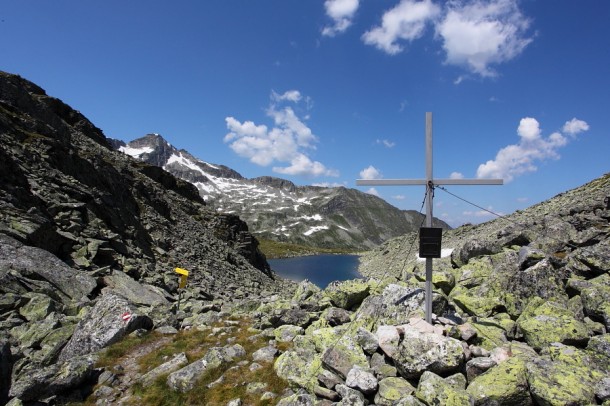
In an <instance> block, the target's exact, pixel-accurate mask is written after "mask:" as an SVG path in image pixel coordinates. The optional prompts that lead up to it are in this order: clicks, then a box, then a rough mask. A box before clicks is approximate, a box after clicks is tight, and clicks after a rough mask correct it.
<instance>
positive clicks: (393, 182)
mask: <svg viewBox="0 0 610 406" xmlns="http://www.w3.org/2000/svg"><path fill="white" fill-rule="evenodd" d="M503 183H504V182H503V180H502V179H434V177H433V174H432V113H430V112H427V113H426V179H358V180H356V185H358V186H413V185H425V186H426V203H427V205H426V222H425V223H426V227H432V218H433V217H432V208H433V204H432V200H433V198H434V185H502V184H503ZM420 255H421V253H420ZM425 307H426V321H427V322H428V323H432V258H430V257H427V258H426V293H425Z"/></svg>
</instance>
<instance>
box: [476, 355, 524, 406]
mask: <svg viewBox="0 0 610 406" xmlns="http://www.w3.org/2000/svg"><path fill="white" fill-rule="evenodd" d="M466 391H467V392H468V393H469V394H471V395H472V397H473V398H474V399H475V402H476V403H477V404H499V405H515V406H520V405H531V404H532V400H531V398H530V394H529V391H528V386H527V378H526V368H525V360H523V359H521V358H520V357H512V358H509V359H508V360H506V361H505V362H503V363H501V364H499V365H497V366H495V367H493V368H491V369H489V370H488V371H486V372H485V373H483V374H482V375H479V376H477V377H476V378H475V379H474V380H473V381H472V382H471V383H470V385H468V388H467V389H466Z"/></svg>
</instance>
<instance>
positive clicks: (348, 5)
mask: <svg viewBox="0 0 610 406" xmlns="http://www.w3.org/2000/svg"><path fill="white" fill-rule="evenodd" d="M358 6H359V1H358V0H326V1H325V2H324V8H325V9H326V15H327V16H328V17H330V18H331V19H332V20H333V24H332V25H330V26H327V27H324V28H323V29H322V35H326V36H328V37H334V36H335V35H337V34H341V33H342V32H344V31H345V30H347V29H348V28H349V26H350V25H352V19H353V18H354V15H355V14H356V11H357V10H358Z"/></svg>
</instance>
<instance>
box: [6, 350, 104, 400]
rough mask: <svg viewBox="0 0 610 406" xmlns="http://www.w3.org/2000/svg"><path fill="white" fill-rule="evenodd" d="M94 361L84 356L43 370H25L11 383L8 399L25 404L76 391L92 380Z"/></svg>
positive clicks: (36, 368) (37, 368)
mask: <svg viewBox="0 0 610 406" xmlns="http://www.w3.org/2000/svg"><path fill="white" fill-rule="evenodd" d="M95 361H96V359H95V357H92V356H88V355H85V356H81V357H73V358H70V359H69V360H67V361H65V362H63V363H57V364H53V365H50V366H48V367H45V368H39V367H34V366H32V367H30V368H26V370H22V371H21V372H20V373H19V377H18V379H17V380H16V381H14V382H13V384H12V386H11V389H10V391H9V397H15V398H19V399H20V400H22V401H25V402H27V401H34V400H36V399H44V398H48V397H51V396H55V395H58V394H61V393H64V392H68V391H70V390H74V389H77V388H79V387H80V386H81V385H83V384H84V383H85V382H87V381H88V380H90V379H91V378H92V375H93V367H94V364H95Z"/></svg>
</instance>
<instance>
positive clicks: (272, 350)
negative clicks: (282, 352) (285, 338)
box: [252, 345, 278, 362]
mask: <svg viewBox="0 0 610 406" xmlns="http://www.w3.org/2000/svg"><path fill="white" fill-rule="evenodd" d="M277 353H278V349H277V348H276V347H274V346H272V345H268V346H266V347H263V348H260V349H258V350H256V351H254V352H253V353H252V359H253V360H254V361H256V362H260V361H265V362H272V361H273V360H274V359H275V356H276V354H277Z"/></svg>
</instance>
